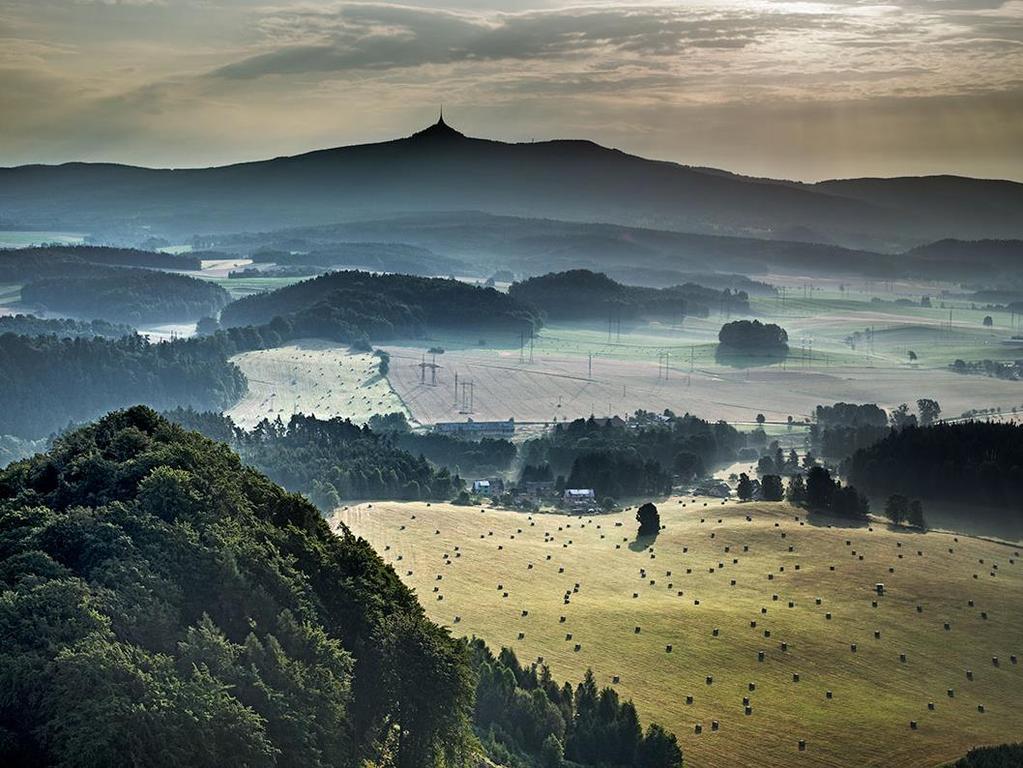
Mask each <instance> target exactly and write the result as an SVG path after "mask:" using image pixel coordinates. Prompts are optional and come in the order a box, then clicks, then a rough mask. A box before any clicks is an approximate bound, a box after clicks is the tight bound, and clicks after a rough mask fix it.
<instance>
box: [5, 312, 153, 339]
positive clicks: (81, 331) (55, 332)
mask: <svg viewBox="0 0 1023 768" xmlns="http://www.w3.org/2000/svg"><path fill="white" fill-rule="evenodd" d="M4 333H14V334H17V335H19V336H57V337H58V338H61V339H77V338H86V339H91V338H92V337H94V336H102V337H103V338H105V339H119V338H121V337H122V336H130V335H131V334H133V333H135V329H134V328H132V327H131V326H130V325H123V324H119V323H108V322H107V321H106V320H71V319H68V318H63V317H62V318H53V319H47V320H44V319H43V318H41V317H36V316H35V315H4V316H0V334H4Z"/></svg>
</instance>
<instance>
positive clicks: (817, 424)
mask: <svg viewBox="0 0 1023 768" xmlns="http://www.w3.org/2000/svg"><path fill="white" fill-rule="evenodd" d="M888 430H889V426H888V414H887V413H886V412H885V411H884V409H882V408H879V407H878V406H877V405H875V404H873V403H867V404H864V405H857V404H854V403H835V404H834V405H818V406H817V410H816V412H815V413H814V423H813V424H812V425H810V445H811V447H812V448H813V450H814V451H815V452H816V453H817V454H818V455H819V456H825V457H828V458H831V459H844V458H846V457H847V456H850V455H852V454H853V453H854V452H856V451H857V450H859V449H860V448H867V447H869V446H871V445H873V444H874V443H876V442H877V441H878V440H881V439H882V438H884V436H885V435H887V434H888Z"/></svg>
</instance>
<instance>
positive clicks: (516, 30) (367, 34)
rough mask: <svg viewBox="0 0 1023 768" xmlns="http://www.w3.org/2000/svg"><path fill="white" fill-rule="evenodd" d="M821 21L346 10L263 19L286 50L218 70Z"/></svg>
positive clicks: (650, 52)
mask: <svg viewBox="0 0 1023 768" xmlns="http://www.w3.org/2000/svg"><path fill="white" fill-rule="evenodd" d="M820 25H827V26H828V27H830V28H839V27H841V26H842V25H843V21H842V20H841V19H839V18H837V17H833V16H822V15H815V14H794V13H770V14H754V13H750V12H735V11H732V12H728V13H723V12H720V11H694V10H691V9H686V8H682V7H664V6H651V7H631V6H621V7H591V8H585V7H584V8H578V7H576V8H568V9H558V10H549V11H530V12H522V13H499V14H489V15H484V14H478V13H477V14H472V13H466V12H455V11H449V10H435V9H428V8H421V7H410V6H400V5H378V4H347V5H343V6H339V7H336V8H333V9H329V10H325V9H324V10H316V9H304V10H302V11H296V12H290V13H280V14H276V15H271V16H269V17H267V18H265V19H263V21H262V22H261V26H262V28H263V29H264V30H265V32H266V33H267V36H268V38H269V39H270V41H271V42H272V43H277V44H281V47H279V48H277V49H275V50H272V51H270V52H266V53H261V54H258V55H255V56H252V57H249V58H246V59H244V60H242V61H239V62H236V63H232V64H230V65H228V66H225V67H222V68H221V69H219V70H218V71H217V72H216V73H215V74H216V75H218V76H221V77H228V78H238V79H246V78H255V77H263V76H267V75H290V74H299V73H309V72H344V71H349V70H360V69H390V68H403V67H415V66H423V65H427V64H455V63H460V62H471V61H482V62H487V61H501V60H558V59H563V58H567V57H580V56H584V55H595V56H597V55H623V54H627V55H630V56H634V57H642V56H647V57H664V56H678V55H680V54H682V53H684V52H685V51H686V50H687V49H691V48H708V49H714V48H720V49H736V48H744V47H746V46H748V45H751V44H752V43H754V42H756V41H758V40H760V39H762V38H764V37H765V36H767V35H771V34H777V33H779V32H782V31H798V30H806V29H810V28H814V27H817V26H820Z"/></svg>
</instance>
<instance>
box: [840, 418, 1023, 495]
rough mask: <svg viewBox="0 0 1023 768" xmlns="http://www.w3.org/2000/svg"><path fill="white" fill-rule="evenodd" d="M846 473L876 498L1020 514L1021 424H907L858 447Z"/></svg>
mask: <svg viewBox="0 0 1023 768" xmlns="http://www.w3.org/2000/svg"><path fill="white" fill-rule="evenodd" d="M846 474H847V475H848V476H849V479H850V481H851V482H853V483H855V484H856V485H857V486H860V487H861V488H863V489H864V490H865V491H866V492H868V493H871V494H875V495H878V496H885V497H887V496H888V495H890V494H893V493H898V494H902V495H904V496H908V497H916V498H921V499H935V500H938V499H940V500H944V501H963V502H973V503H981V504H987V505H992V506H998V507H1004V508H1006V509H1008V510H1013V511H1015V512H1016V513H1018V512H1019V510H1020V508H1021V507H1020V499H1021V498H1023V426H1020V425H1018V424H990V423H987V422H979V421H974V422H965V423H957V424H935V425H933V426H930V427H909V428H906V429H902V430H900V431H897V432H892V433H891V434H889V435H888V436H887V437H886V438H885V439H883V440H881V441H880V442H878V443H876V444H874V445H873V446H871V447H869V448H865V449H863V450H860V451H857V452H856V453H855V454H853V456H852V458H851V459H850V460H849V462H848V467H847V473H846Z"/></svg>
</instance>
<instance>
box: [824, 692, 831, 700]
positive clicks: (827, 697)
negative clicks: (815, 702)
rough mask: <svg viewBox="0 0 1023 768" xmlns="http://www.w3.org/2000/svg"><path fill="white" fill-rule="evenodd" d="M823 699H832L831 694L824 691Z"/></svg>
mask: <svg viewBox="0 0 1023 768" xmlns="http://www.w3.org/2000/svg"><path fill="white" fill-rule="evenodd" d="M824 698H826V699H830V698H832V694H831V691H825V692H824Z"/></svg>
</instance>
